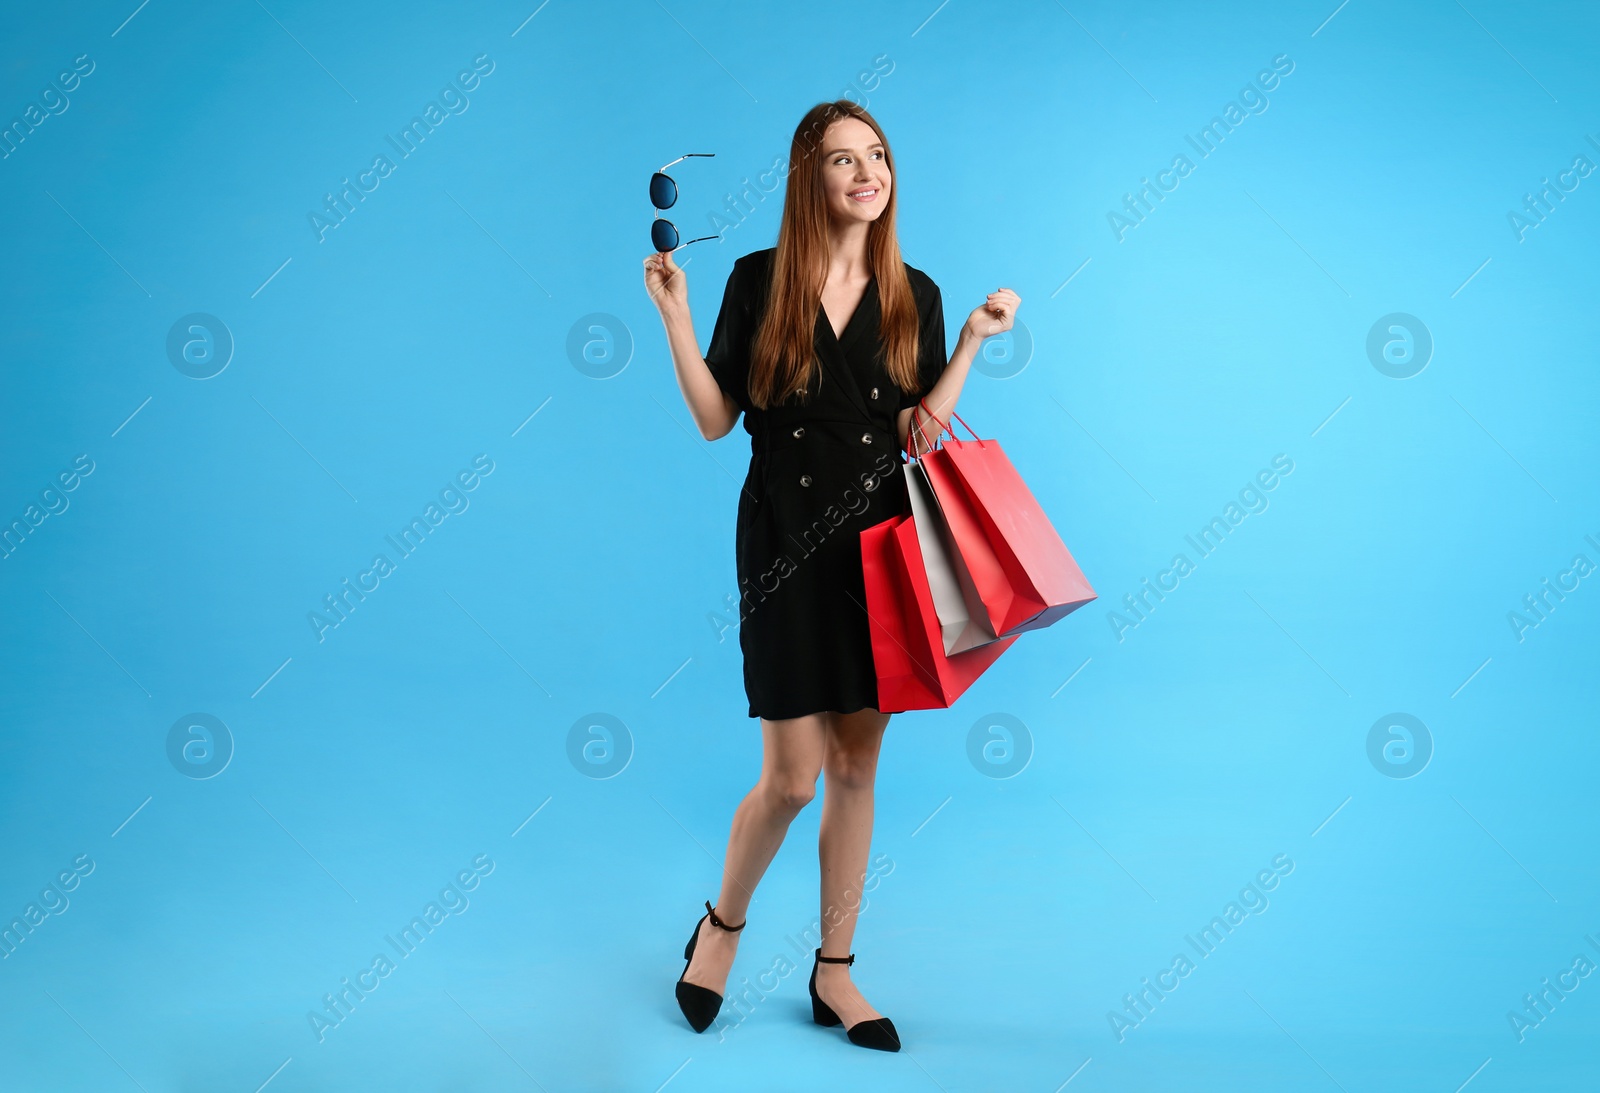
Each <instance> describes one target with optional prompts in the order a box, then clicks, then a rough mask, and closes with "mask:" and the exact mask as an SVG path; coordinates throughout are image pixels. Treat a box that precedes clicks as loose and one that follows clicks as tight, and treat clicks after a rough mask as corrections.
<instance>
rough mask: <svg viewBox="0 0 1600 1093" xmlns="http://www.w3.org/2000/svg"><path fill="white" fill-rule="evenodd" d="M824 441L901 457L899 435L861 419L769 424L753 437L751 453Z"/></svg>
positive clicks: (815, 419)
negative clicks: (858, 446) (829, 440)
mask: <svg viewBox="0 0 1600 1093" xmlns="http://www.w3.org/2000/svg"><path fill="white" fill-rule="evenodd" d="M821 439H831V440H834V441H839V442H842V443H845V444H856V445H860V447H861V448H862V451H863V453H876V452H879V451H883V450H885V449H887V450H888V451H889V452H890V453H891V454H893V455H895V456H896V457H898V456H899V454H900V437H899V435H898V434H896V433H895V432H893V431H892V430H889V429H885V428H883V427H882V426H879V425H874V424H872V423H871V422H868V421H864V420H862V419H860V418H856V419H853V420H848V421H847V420H840V419H831V418H820V419H819V418H810V419H807V420H805V421H801V422H795V423H793V424H789V425H772V424H768V425H767V427H766V428H765V429H764V430H763V433H762V435H761V436H760V437H755V436H752V437H751V438H750V440H751V444H750V454H751V455H761V454H764V453H770V452H777V451H784V450H786V449H789V448H799V447H803V446H806V445H809V444H814V443H815V442H816V441H818V440H821Z"/></svg>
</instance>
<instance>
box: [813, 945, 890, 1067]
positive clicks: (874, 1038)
mask: <svg viewBox="0 0 1600 1093" xmlns="http://www.w3.org/2000/svg"><path fill="white" fill-rule="evenodd" d="M817 960H819V961H821V962H822V963H824V964H854V963H855V962H856V954H855V953H851V954H850V955H849V956H823V955H822V950H821V949H818V950H817ZM810 990H811V1019H812V1020H813V1021H815V1022H816V1023H817V1024H819V1025H830V1026H831V1025H842V1024H844V1021H843V1020H841V1019H840V1017H839V1015H838V1014H837V1013H834V1012H833V1007H831V1006H829V1005H828V1003H826V1002H824V1001H823V1000H822V999H821V998H818V997H817V964H816V961H813V962H812V964H811V983H810ZM845 1035H846V1036H848V1037H850V1042H851V1043H852V1044H856V1045H857V1046H859V1047H870V1048H876V1049H877V1050H879V1051H899V1050H900V1034H899V1033H898V1032H896V1031H895V1030H894V1022H893V1021H891V1020H889V1019H888V1018H887V1017H874V1018H873V1019H872V1020H870V1021H857V1022H856V1023H855V1024H853V1025H851V1026H850V1027H849V1028H847V1029H845Z"/></svg>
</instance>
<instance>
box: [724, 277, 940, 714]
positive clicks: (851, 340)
mask: <svg viewBox="0 0 1600 1093" xmlns="http://www.w3.org/2000/svg"><path fill="white" fill-rule="evenodd" d="M776 253H777V252H776V248H768V249H767V250H760V251H755V252H752V253H750V254H747V255H745V256H744V257H742V258H740V259H739V260H738V261H736V262H735V263H734V265H733V271H732V272H731V273H730V274H729V275H728V284H727V289H726V291H725V292H724V294H723V299H722V310H721V311H720V312H719V313H718V315H717V322H716V326H715V328H714V329H713V330H712V334H711V346H710V348H709V349H707V350H706V354H705V361H706V364H707V365H708V366H709V367H710V369H711V374H712V375H713V376H714V377H716V380H717V383H718V385H719V386H720V387H721V388H722V390H723V391H725V392H726V393H727V394H728V395H729V396H731V397H732V398H733V400H734V401H735V402H736V403H738V405H739V408H740V409H741V410H742V411H743V420H744V427H745V431H746V432H747V433H748V434H749V436H750V469H749V471H748V473H747V474H746V476H745V480H744V484H743V487H742V488H741V490H740V493H739V511H738V518H737V523H736V531H735V543H734V550H735V563H736V570H737V574H738V590H739V619H740V622H739V647H740V650H741V651H742V653H743V656H744V685H745V693H746V696H747V697H748V699H749V703H750V716H751V717H762V718H766V719H768V720H779V719H782V718H789V717H800V716H802V715H804V714H811V713H818V712H822V711H825V710H836V711H838V712H840V713H851V712H853V711H855V710H860V709H863V708H867V707H870V708H872V709H877V707H878V686H877V674H876V672H875V671H874V669H873V662H872V640H871V631H870V628H869V626H868V621H867V599H866V591H865V585H864V582H863V578H862V569H861V538H860V537H861V532H862V531H863V530H864V529H866V528H869V527H871V526H872V525H874V524H878V523H882V522H883V521H884V520H887V519H889V518H890V517H892V516H897V515H899V514H900V513H902V512H905V511H907V510H908V507H909V503H908V500H907V497H906V487H905V480H904V476H903V474H902V472H901V469H900V468H901V463H902V462H903V461H904V456H903V455H902V453H901V450H900V440H899V436H898V434H897V432H896V429H895V417H896V416H897V414H898V413H899V411H900V410H902V409H904V408H906V407H908V406H914V405H916V403H917V400H918V399H919V398H920V397H921V396H922V395H924V394H926V393H927V391H928V390H929V388H931V387H932V386H933V384H934V382H935V381H936V380H937V379H938V378H939V376H940V374H941V373H942V372H943V371H944V368H945V366H946V364H947V363H948V360H949V358H948V357H947V355H946V353H945V331H944V306H943V301H942V299H941V296H940V293H939V287H938V286H937V285H936V284H934V282H933V280H932V278H930V277H929V276H928V275H927V274H925V273H923V272H922V271H921V270H919V269H916V268H914V267H912V266H909V265H908V266H906V267H905V269H906V275H907V277H908V278H909V279H910V282H911V289H912V294H913V296H914V298H915V301H916V306H917V316H918V324H919V325H918V329H919V335H918V349H917V378H918V389H917V390H916V391H911V392H906V391H901V390H900V389H899V388H898V387H896V386H895V384H894V381H893V380H892V379H890V377H889V373H888V370H887V368H886V367H885V366H884V363H883V360H882V339H881V336H880V332H879V323H880V319H881V310H880V307H879V301H878V282H877V278H876V277H873V279H872V280H871V282H870V283H869V284H868V285H867V290H866V292H865V294H863V296H862V298H861V302H860V304H859V305H857V307H856V310H855V313H854V314H853V315H852V316H851V317H850V321H849V324H848V325H847V326H846V327H845V329H844V333H843V335H841V336H839V337H837V338H836V337H835V336H834V333H833V326H832V324H831V323H830V322H829V321H828V316H827V312H826V311H825V310H824V309H823V308H822V307H821V306H820V305H819V306H818V308H817V321H816V335H815V346H816V352H817V356H818V357H819V358H820V360H821V367H820V368H819V369H818V373H817V376H816V377H815V378H814V379H813V382H812V386H811V388H810V398H809V399H808V400H807V401H806V402H805V403H804V404H802V403H801V402H800V401H799V400H798V399H797V398H796V397H794V396H791V397H790V398H789V399H788V400H786V401H785V402H784V403H782V404H779V405H774V406H771V407H769V408H767V409H765V410H762V409H760V408H758V407H756V406H754V405H753V404H752V403H751V401H750V393H749V386H748V381H749V374H750V349H751V341H752V339H753V338H754V336H755V333H756V329H757V327H758V324H759V323H760V321H761V319H762V316H763V315H764V314H765V310H766V304H767V299H768V296H769V290H770V287H771V284H772V267H773V259H774V257H775V255H776Z"/></svg>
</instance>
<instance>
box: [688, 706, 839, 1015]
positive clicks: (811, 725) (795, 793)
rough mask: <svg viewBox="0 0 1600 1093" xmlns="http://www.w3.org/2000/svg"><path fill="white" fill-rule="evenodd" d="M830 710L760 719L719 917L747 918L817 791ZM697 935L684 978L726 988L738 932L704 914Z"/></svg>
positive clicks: (724, 878)
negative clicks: (757, 752) (754, 773)
mask: <svg viewBox="0 0 1600 1093" xmlns="http://www.w3.org/2000/svg"><path fill="white" fill-rule="evenodd" d="M828 716H829V715H828V714H820V713H819V714H808V715H807V716H805V717H794V718H787V719H785V720H782V721H768V720H767V719H766V718H762V719H761V739H762V754H761V777H760V778H759V779H758V780H757V781H756V784H755V788H753V789H752V790H751V791H750V792H749V793H747V794H746V795H745V798H744V800H743V801H741V802H739V807H738V808H737V809H736V810H735V811H734V814H733V825H732V830H731V831H729V833H728V854H727V858H726V861H725V863H724V865H723V868H722V890H721V891H720V892H719V893H718V895H717V901H716V904H715V907H716V912H717V917H718V918H719V919H721V920H722V921H723V922H725V923H727V924H728V925H729V926H737V925H739V924H740V923H741V922H743V921H744V920H745V914H746V913H747V911H748V910H749V907H750V899H751V897H752V896H754V895H755V890H756V885H757V884H759V883H760V882H761V877H762V875H763V874H765V873H766V871H767V866H768V865H770V864H771V863H772V859H773V856H774V855H776V854H777V852H778V847H779V846H781V845H783V837H784V836H785V835H786V834H788V831H789V824H790V822H791V821H793V820H794V818H795V817H796V816H798V815H799V814H800V810H801V809H802V808H804V807H805V806H806V805H807V804H808V803H809V802H810V801H811V799H812V798H813V797H815V796H816V794H817V775H818V774H819V773H820V772H821V770H822V760H823V754H824V751H825V749H826V743H827V723H828ZM699 938H700V940H699V942H697V943H696V945H695V950H694V959H693V960H691V961H690V963H689V969H688V971H687V972H685V973H684V976H683V978H684V980H685V981H686V982H689V983H694V984H697V985H698V986H702V987H706V988H708V989H710V990H714V991H716V992H717V993H718V994H725V993H726V992H727V982H728V969H729V968H731V967H732V966H733V957H734V954H735V953H736V952H737V951H738V948H739V935H738V934H737V933H732V932H729V931H727V930H719V929H717V928H716V927H715V926H713V925H711V921H710V919H707V920H706V921H705V923H704V924H702V925H701V927H700V933H699Z"/></svg>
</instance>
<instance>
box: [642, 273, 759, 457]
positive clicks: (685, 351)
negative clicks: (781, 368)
mask: <svg viewBox="0 0 1600 1093" xmlns="http://www.w3.org/2000/svg"><path fill="white" fill-rule="evenodd" d="M644 284H645V288H646V290H647V291H649V293H650V298H651V300H653V301H654V302H655V305H656V309H657V310H658V311H660V313H661V324H662V326H663V327H665V328H666V332H667V347H668V349H669V350H670V351H671V353H672V370H673V372H674V373H675V374H676V375H677V377H678V390H679V391H680V392H682V394H683V403H684V405H685V406H687V407H688V408H689V416H690V417H692V418H694V424H695V427H696V428H697V429H699V430H700V435H701V436H703V437H705V438H706V439H707V440H716V439H718V438H720V437H724V436H727V435H728V434H729V433H730V432H732V431H733V427H734V426H735V425H736V424H738V422H739V404H738V403H736V402H734V401H733V399H732V398H731V397H729V396H728V395H727V394H725V393H724V392H723V390H722V388H721V386H720V385H718V383H717V379H716V377H715V376H713V375H712V374H711V368H710V367H709V366H708V365H707V364H706V359H705V357H703V356H701V354H700V343H699V341H698V340H697V339H696V338H695V335H694V319H693V317H692V316H691V315H690V314H689V285H688V278H686V277H685V276H684V273H683V269H682V268H681V267H680V266H679V265H678V264H677V263H676V262H674V261H673V260H672V255H671V254H652V255H650V256H649V257H648V258H646V259H645V260H644Z"/></svg>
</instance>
